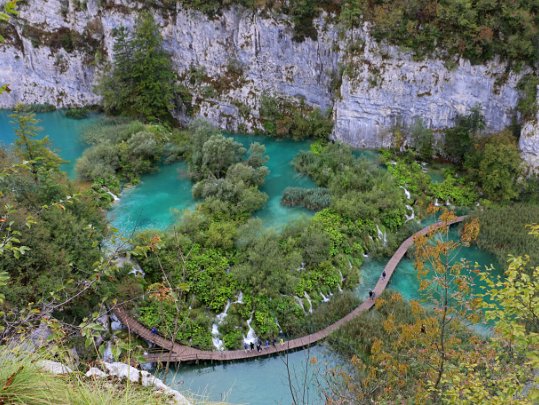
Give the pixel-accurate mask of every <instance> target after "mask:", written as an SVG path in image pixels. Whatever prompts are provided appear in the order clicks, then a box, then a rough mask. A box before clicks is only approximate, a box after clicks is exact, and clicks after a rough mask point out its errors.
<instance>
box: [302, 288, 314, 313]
mask: <svg viewBox="0 0 539 405" xmlns="http://www.w3.org/2000/svg"><path fill="white" fill-rule="evenodd" d="M303 295H304V296H305V299H306V300H307V302H308V303H309V313H310V314H312V313H313V303H312V301H311V297H309V294H307V291H305V292H304V293H303Z"/></svg>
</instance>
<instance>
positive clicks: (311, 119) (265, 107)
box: [260, 95, 333, 140]
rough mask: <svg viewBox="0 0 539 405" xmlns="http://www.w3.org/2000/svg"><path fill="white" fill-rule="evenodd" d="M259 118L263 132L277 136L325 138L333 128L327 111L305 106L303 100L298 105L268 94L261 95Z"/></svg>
mask: <svg viewBox="0 0 539 405" xmlns="http://www.w3.org/2000/svg"><path fill="white" fill-rule="evenodd" d="M260 120H261V121H262V125H263V127H264V132H265V133H266V134H267V135H269V136H272V137H277V138H284V137H290V138H292V139H305V138H314V139H319V140H325V139H327V138H328V136H329V135H330V133H331V130H332V128H333V123H332V120H331V116H330V113H329V111H328V112H322V111H321V110H320V109H318V108H313V107H310V106H307V105H306V104H305V102H304V101H303V100H301V102H300V103H299V105H298V104H296V103H293V102H291V101H289V100H287V99H284V98H277V97H270V96H268V95H264V96H262V99H261V102H260Z"/></svg>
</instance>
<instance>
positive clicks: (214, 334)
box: [211, 300, 231, 351]
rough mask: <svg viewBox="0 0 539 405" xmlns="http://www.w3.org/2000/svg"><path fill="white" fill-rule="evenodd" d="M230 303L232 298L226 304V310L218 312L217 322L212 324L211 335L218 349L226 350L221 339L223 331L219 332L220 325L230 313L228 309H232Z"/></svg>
mask: <svg viewBox="0 0 539 405" xmlns="http://www.w3.org/2000/svg"><path fill="white" fill-rule="evenodd" d="M230 305H231V302H230V300H228V301H227V303H226V305H225V310H224V311H223V312H221V313H220V314H217V316H216V317H215V320H216V322H215V323H213V324H212V326H211V336H212V342H213V346H214V347H215V348H216V349H217V350H221V351H222V350H225V347H224V344H223V340H222V339H221V333H220V332H219V325H220V324H222V323H223V321H224V320H225V318H226V316H227V314H228V310H229V309H230Z"/></svg>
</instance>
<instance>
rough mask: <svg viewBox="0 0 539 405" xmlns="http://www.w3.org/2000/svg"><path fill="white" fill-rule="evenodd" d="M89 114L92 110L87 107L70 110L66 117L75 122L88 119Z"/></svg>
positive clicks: (67, 111)
mask: <svg viewBox="0 0 539 405" xmlns="http://www.w3.org/2000/svg"><path fill="white" fill-rule="evenodd" d="M89 113H90V110H89V109H88V108H86V107H82V108H70V109H69V110H66V112H65V116H66V117H67V118H71V119H74V120H81V119H83V118H87V117H88V114H89Z"/></svg>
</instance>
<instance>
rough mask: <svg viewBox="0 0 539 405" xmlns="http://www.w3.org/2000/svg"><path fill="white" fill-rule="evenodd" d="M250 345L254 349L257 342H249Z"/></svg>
mask: <svg viewBox="0 0 539 405" xmlns="http://www.w3.org/2000/svg"><path fill="white" fill-rule="evenodd" d="M249 345H250V346H251V350H254V349H255V344H254V342H251V343H249Z"/></svg>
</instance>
